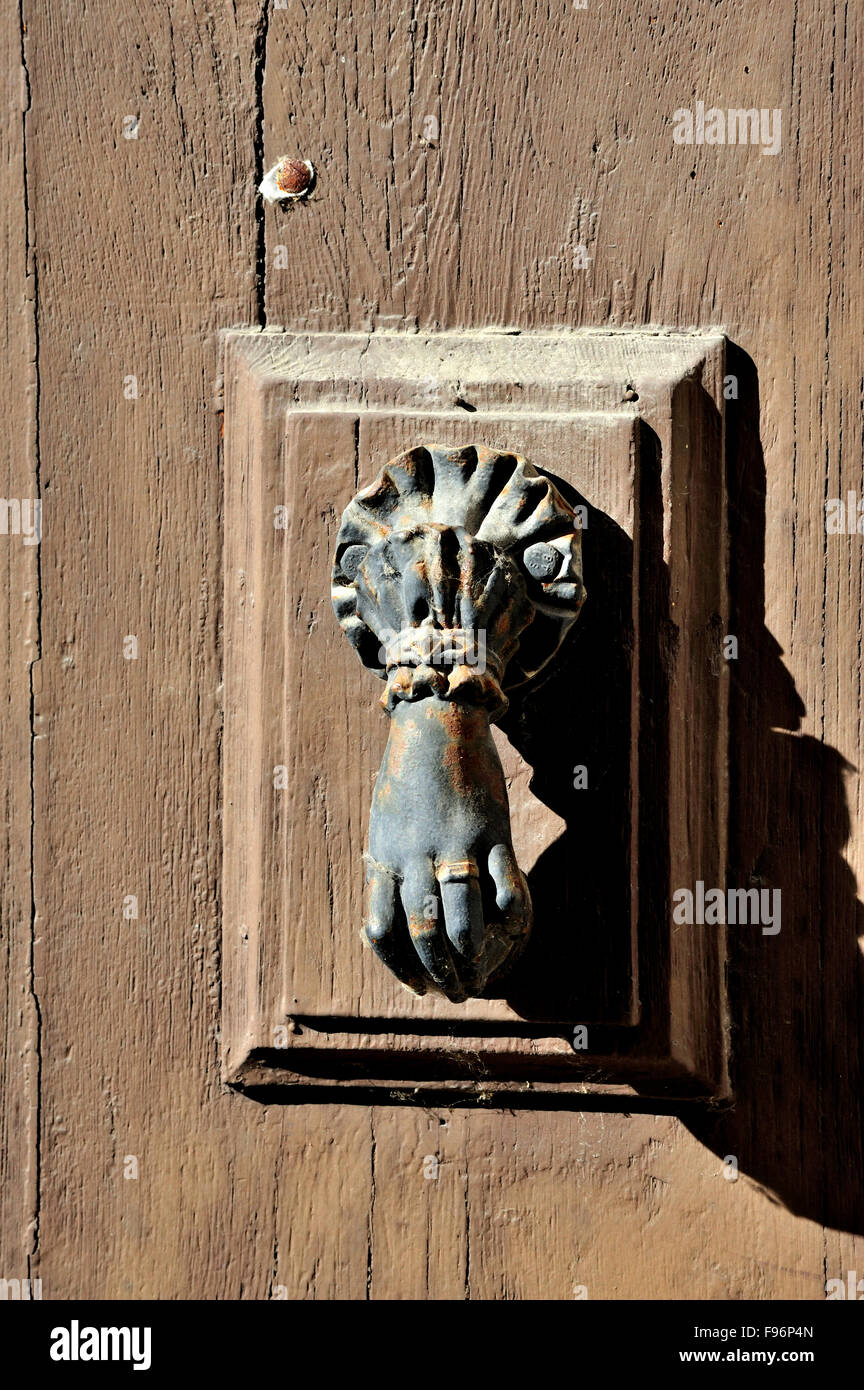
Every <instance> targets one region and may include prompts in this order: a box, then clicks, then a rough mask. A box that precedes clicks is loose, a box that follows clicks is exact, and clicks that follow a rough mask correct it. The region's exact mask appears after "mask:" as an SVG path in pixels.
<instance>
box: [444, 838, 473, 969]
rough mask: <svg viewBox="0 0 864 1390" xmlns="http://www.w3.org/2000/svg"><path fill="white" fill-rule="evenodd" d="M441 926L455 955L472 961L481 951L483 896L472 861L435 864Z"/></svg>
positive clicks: (463, 860)
mask: <svg viewBox="0 0 864 1390" xmlns="http://www.w3.org/2000/svg"><path fill="white" fill-rule="evenodd" d="M437 877H438V882H439V883H440V885H441V903H442V906H443V908H444V923H445V926H446V929H447V936H448V939H449V941H450V944H451V946H452V947H453V949H454V951H456V953H457V955H458V956H460V957H463V958H464V959H466V960H468V961H476V960H478V959H479V957H480V953H481V951H482V950H483V926H484V923H483V897H482V894H481V892H480V878H479V871H478V868H477V865H476V863H475V862H474V860H473V859H462V860H451V861H443V862H442V863H441V864H439V865H438V870H437Z"/></svg>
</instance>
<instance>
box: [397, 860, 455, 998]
mask: <svg viewBox="0 0 864 1390" xmlns="http://www.w3.org/2000/svg"><path fill="white" fill-rule="evenodd" d="M402 907H403V909H404V912H405V918H406V920H407V923H408V934H409V937H410V940H411V941H412V942H413V943H414V949H415V951H416V952H417V955H418V956H419V957H420V960H421V961H422V963H423V966H424V967H425V970H426V973H427V975H428V976H429V978H430V980H432V982H433V984H435V985H437V986H438V988H439V989H441V990H443V991H444V993H445V994H446V995H447V996H448V998H450V999H464V997H465V991H464V988H463V987H462V984H461V983H460V981H459V979H458V977H457V974H456V971H455V969H454V968H453V958H452V956H451V954H450V950H449V947H448V945H447V937H446V935H445V933H444V931H443V929H442V923H441V912H440V901H439V897H438V884H437V883H436V880H435V869H434V867H433V864H432V860H431V859H429V858H426V857H425V856H422V855H421V856H418V857H417V858H414V859H412V860H411V861H410V863H409V864H408V866H407V868H406V870H405V875H404V878H403V880H402Z"/></svg>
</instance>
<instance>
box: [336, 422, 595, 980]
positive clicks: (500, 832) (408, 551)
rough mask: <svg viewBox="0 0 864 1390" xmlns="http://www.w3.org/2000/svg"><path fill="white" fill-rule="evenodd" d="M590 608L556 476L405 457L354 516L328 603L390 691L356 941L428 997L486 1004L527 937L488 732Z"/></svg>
mask: <svg viewBox="0 0 864 1390" xmlns="http://www.w3.org/2000/svg"><path fill="white" fill-rule="evenodd" d="M584 598H585V590H584V587H583V584H582V552H581V538H580V533H579V529H578V526H577V523H576V518H575V515H574V512H573V510H572V508H571V507H569V506H568V504H567V503H566V502H565V501H564V499H563V498H562V497H561V495H560V493H559V492H558V491H557V490H556V488H555V487H554V486H553V484H552V483H551V482H550V481H549V479H548V478H545V477H542V476H540V475H539V474H538V473H537V472H536V471H535V469H534V468H533V467H532V466H531V464H530V463H527V462H526V461H525V460H524V459H522V458H519V457H518V456H517V455H516V454H508V453H501V452H498V451H496V450H494V449H483V448H479V449H475V448H474V447H466V448H460V449H446V448H439V447H436V446H433V445H430V446H428V447H427V446H420V447H418V448H415V449H409V450H408V451H407V453H404V454H400V456H399V457H398V458H395V459H393V460H392V461H391V462H390V463H388V464H387V465H386V467H385V468H384V469H382V471H381V473H380V475H379V477H378V478H377V480H376V481H375V482H374V483H373V484H372V486H371V487H368V488H365V489H364V490H363V491H362V492H359V493H358V494H357V496H356V497H355V498H354V499H353V501H351V502H350V503H349V504H348V507H347V508H346V510H345V513H344V515H343V517H342V525H341V528H340V531H339V536H338V539H337V543H336V558H335V563H334V567H333V606H334V608H335V610H336V616H337V617H338V619H339V622H340V623H341V625H342V627H343V629H344V631H345V633H346V634H347V636H348V639H349V641H350V642H351V643H352V645H353V646H354V647H355V648H356V650H357V652H358V654H359V656H360V659H361V660H362V661H363V663H364V665H366V666H369V667H371V668H372V669H373V670H374V671H376V672H377V673H378V675H379V676H381V678H382V679H385V680H386V682H387V687H386V690H385V692H384V695H383V696H382V700H381V703H382V705H383V706H384V708H385V709H386V710H387V711H388V713H389V715H390V720H391V722H390V737H389V740H388V743H387V749H386V752H385V754H384V761H383V762H382V764H381V769H380V771H379V773H378V780H377V782H376V784H375V792H374V796H373V800H372V812H371V816H370V824H369V852H368V854H366V856H365V859H366V882H367V896H366V912H365V920H364V934H365V937H366V940H367V941H368V942H369V944H370V945H371V946H372V947H373V948H374V950H375V951H376V952H377V954H378V956H379V957H380V958H381V960H383V961H384V963H385V965H387V966H389V968H390V969H391V970H392V971H393V972H394V974H395V975H397V976H398V978H399V979H400V980H401V981H402V982H403V984H405V985H407V986H409V988H411V989H413V990H415V991H416V992H417V993H419V994H423V993H425V991H426V990H427V989H429V988H430V987H432V988H434V989H437V990H440V991H441V992H442V993H443V994H445V995H446V996H447V998H448V999H451V1000H454V1001H461V1000H464V999H466V998H468V997H469V996H471V995H478V994H482V993H484V992H486V993H488V992H489V986H490V984H491V982H492V981H493V978H494V977H495V976H496V975H501V974H502V972H503V970H504V968H505V966H506V967H509V966H510V965H511V964H512V963H513V961H514V960H515V959H516V956H517V955H518V953H519V952H520V950H521V949H522V947H523V946H524V944H525V942H526V941H527V939H528V935H529V933H530V930H531V899H530V896H529V893H528V885H527V884H526V882H525V878H524V876H523V874H522V872H521V870H520V868H519V866H518V864H517V863H516V859H515V857H514V854H513V845H512V839H511V833H510V809H509V805H508V801H507V789H506V786H505V783H504V774H503V771H502V768H501V762H500V760H499V757H498V753H497V751H496V748H495V744H494V742H493V740H492V735H491V731H490V722H494V721H495V720H497V719H500V718H501V716H502V715H503V714H504V712H505V710H506V709H507V707H508V703H509V702H508V699H507V695H506V694H505V693H504V692H505V691H511V690H513V689H514V688H515V687H517V686H521V685H523V684H525V683H526V682H527V681H529V680H530V679H532V678H533V677H534V676H536V674H537V673H538V672H539V671H540V669H541V667H543V666H545V664H546V663H547V661H548V660H549V659H550V657H551V656H552V655H553V654H554V653H555V651H556V650H557V649H558V647H559V646H560V644H561V641H562V639H563V637H564V634H565V633H566V631H567V629H568V628H569V627H570V625H571V623H572V622H573V621H574V619H575V618H576V617H577V615H578V613H579V609H580V607H581V605H582V602H583V600H584Z"/></svg>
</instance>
